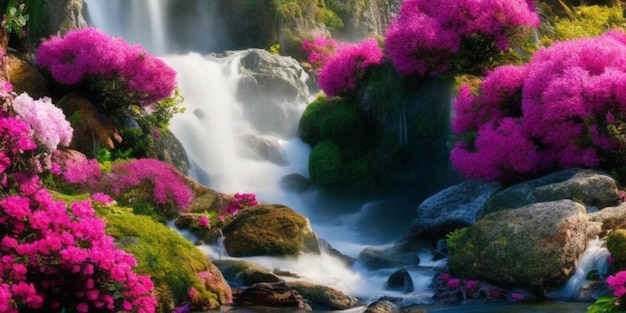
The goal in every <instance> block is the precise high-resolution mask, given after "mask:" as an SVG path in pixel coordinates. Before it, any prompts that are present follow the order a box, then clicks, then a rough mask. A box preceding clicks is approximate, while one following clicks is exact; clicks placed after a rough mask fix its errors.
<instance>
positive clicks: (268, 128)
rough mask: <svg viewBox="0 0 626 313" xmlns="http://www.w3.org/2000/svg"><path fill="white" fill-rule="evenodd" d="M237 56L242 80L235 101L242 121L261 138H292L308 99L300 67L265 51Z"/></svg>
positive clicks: (292, 61) (257, 50)
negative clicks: (267, 136)
mask: <svg viewBox="0 0 626 313" xmlns="http://www.w3.org/2000/svg"><path fill="white" fill-rule="evenodd" d="M237 56H238V57H237V58H236V59H235V60H237V62H238V64H239V65H238V67H239V72H240V75H241V79H240V81H239V84H238V86H237V91H236V97H237V99H238V100H239V101H240V102H241V103H242V104H243V106H244V108H243V115H244V117H245V119H246V120H248V121H249V122H250V123H251V124H252V127H253V128H254V129H256V130H258V131H259V132H260V133H263V134H273V135H281V137H283V138H284V137H285V136H289V135H291V136H293V135H295V133H296V132H295V131H296V128H297V121H298V118H299V117H300V114H301V113H302V110H303V109H304V105H305V104H306V102H307V101H308V98H309V89H308V87H307V85H306V83H305V80H306V78H307V74H305V73H304V70H303V69H302V67H301V66H300V65H299V64H298V62H297V61H296V60H295V59H293V58H290V57H282V56H277V55H273V54H271V53H269V52H267V51H265V50H259V49H250V50H245V51H243V52H240V53H237ZM268 91H271V92H268Z"/></svg>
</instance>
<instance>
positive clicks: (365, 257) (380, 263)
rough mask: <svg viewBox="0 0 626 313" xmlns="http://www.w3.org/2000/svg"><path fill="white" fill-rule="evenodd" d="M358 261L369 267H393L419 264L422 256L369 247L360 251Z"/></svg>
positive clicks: (374, 268)
mask: <svg viewBox="0 0 626 313" xmlns="http://www.w3.org/2000/svg"><path fill="white" fill-rule="evenodd" d="M358 261H359V262H361V264H363V265H364V266H365V267H367V268H368V269H372V270H376V269H382V268H393V267H398V266H417V265H419V263H420V258H419V256H417V254H416V253H412V252H402V251H400V250H397V249H394V248H391V249H380V248H372V247H367V248H365V249H363V250H362V251H361V252H360V253H359V257H358Z"/></svg>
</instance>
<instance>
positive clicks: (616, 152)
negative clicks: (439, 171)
mask: <svg viewBox="0 0 626 313" xmlns="http://www.w3.org/2000/svg"><path fill="white" fill-rule="evenodd" d="M625 83H626V34H624V33H623V32H621V31H611V32H607V33H606V34H604V35H603V36H599V37H596V38H586V39H579V40H574V41H567V42H559V43H555V44H554V45H553V46H551V47H549V48H546V49H543V50H540V51H538V52H537V53H536V54H535V55H534V56H533V58H532V59H531V62H530V64H528V65H526V66H521V67H515V66H505V67H500V68H497V69H495V70H494V71H492V72H490V73H489V74H488V76H487V77H486V78H485V80H484V81H483V83H482V86H481V87H480V90H479V91H478V93H477V94H473V93H472V92H470V91H469V88H468V87H464V88H463V89H461V91H460V93H459V96H458V98H457V99H456V100H455V103H454V109H455V114H456V116H455V118H454V120H453V122H452V129H453V131H454V132H455V133H456V134H457V135H458V136H459V138H460V140H459V141H458V142H457V144H456V146H455V147H454V149H453V150H452V153H451V160H452V163H453V165H454V166H455V167H456V168H457V169H459V170H460V171H461V173H463V174H464V175H465V176H466V177H467V178H474V179H481V180H500V181H506V180H510V179H513V178H523V177H524V176H528V175H533V174H538V173H542V172H545V171H549V170H554V169H563V168H570V167H576V166H582V167H598V166H604V167H609V166H616V165H618V164H619V163H621V161H623V159H624V157H623V156H622V155H623V152H624V151H626V141H625V140H624V139H623V138H624V136H623V133H622V132H623V130H621V129H623V126H624V122H625V120H624V118H626V93H624V91H623V88H621V87H620V86H623V85H624V84H625Z"/></svg>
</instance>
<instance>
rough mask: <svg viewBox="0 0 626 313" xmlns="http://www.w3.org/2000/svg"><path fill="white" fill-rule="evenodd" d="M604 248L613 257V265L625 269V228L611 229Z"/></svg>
mask: <svg viewBox="0 0 626 313" xmlns="http://www.w3.org/2000/svg"><path fill="white" fill-rule="evenodd" d="M606 248H607V249H608V250H609V252H610V253H611V255H612V256H613V257H614V258H615V263H614V266H615V267H616V268H618V269H619V270H623V269H626V229H618V230H615V231H612V232H611V233H610V234H609V235H608V236H607V238H606Z"/></svg>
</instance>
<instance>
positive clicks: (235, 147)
mask: <svg viewBox="0 0 626 313" xmlns="http://www.w3.org/2000/svg"><path fill="white" fill-rule="evenodd" d="M171 2H172V1H169V0H160V1H158V0H133V1H123V0H106V1H104V0H86V3H87V8H88V12H89V15H90V17H89V20H90V22H91V24H92V25H93V26H95V27H98V28H100V29H101V30H103V31H105V32H107V33H108V34H110V35H112V36H121V37H123V38H125V39H126V40H127V41H128V42H130V43H134V44H141V45H142V46H143V47H144V48H146V49H147V50H148V51H150V52H152V53H153V54H155V55H158V56H159V57H161V58H162V59H164V60H165V61H166V62H167V63H168V65H170V66H172V67H173V68H174V69H175V70H176V71H177V79H178V86H179V88H180V91H181V93H182V94H183V96H184V97H185V102H184V104H183V105H184V106H185V109H186V111H185V113H183V114H178V115H176V116H175V117H174V118H173V119H172V121H171V127H170V129H171V131H172V132H173V133H174V134H175V135H176V137H177V138H178V139H179V140H180V141H181V143H182V145H183V147H184V148H185V151H186V152H187V154H188V156H189V158H190V162H191V164H192V167H191V170H190V173H189V175H190V176H191V177H192V178H194V179H196V180H198V181H199V182H201V183H203V184H204V185H207V186H208V187H210V188H212V189H215V190H218V191H220V192H226V193H235V192H253V193H255V194H256V195H257V199H259V200H260V201H261V202H269V203H281V204H285V205H287V206H289V207H291V208H293V209H294V210H296V211H298V212H300V213H302V214H304V215H306V216H308V217H309V219H310V220H311V224H312V227H313V229H314V230H315V231H316V233H317V234H318V235H319V236H320V237H321V238H324V239H327V240H328V241H329V242H330V243H331V245H332V246H333V247H334V248H336V249H338V250H339V251H341V252H343V253H344V254H346V255H349V256H352V257H356V256H357V255H358V253H359V252H360V250H362V249H363V248H364V247H365V246H366V243H365V242H363V238H364V236H362V235H360V234H358V233H355V232H354V231H353V228H354V227H351V226H349V225H350V224H353V223H354V220H355V216H354V215H355V214H358V213H355V214H353V215H351V216H346V217H344V218H338V217H335V218H333V220H332V222H331V223H328V224H319V223H316V219H315V218H311V213H312V212H313V210H312V209H310V204H311V203H313V202H317V203H319V201H321V200H320V196H319V193H318V192H317V191H310V192H307V193H304V194H299V195H296V194H293V193H289V192H286V191H283V190H282V189H281V188H280V179H281V178H282V177H283V176H285V175H287V174H293V173H297V174H300V175H302V176H304V177H308V166H307V162H308V153H309V150H310V148H309V147H308V145H306V144H304V143H303V142H301V141H300V140H299V139H294V138H295V137H296V136H295V134H291V135H290V136H286V138H278V142H279V144H280V147H281V149H282V153H283V154H284V157H285V159H286V160H287V165H277V164H274V163H271V162H266V161H258V160H254V159H250V158H245V157H242V156H240V154H239V151H241V145H240V144H241V142H240V141H241V140H240V138H241V135H245V134H247V133H254V132H256V131H255V130H254V129H253V127H252V126H251V125H250V124H251V123H249V122H248V121H247V120H246V119H245V117H244V114H243V113H242V111H243V108H242V103H240V102H239V101H238V100H237V99H236V97H235V88H236V86H237V83H238V81H239V79H240V73H239V68H238V66H239V62H238V58H240V53H239V52H233V53H231V54H230V55H229V56H228V57H220V58H216V57H212V56H207V55H205V54H207V53H209V52H210V51H209V50H200V51H195V52H186V53H184V54H181V53H178V51H181V50H182V51H186V50H189V49H186V48H182V49H181V47H178V46H177V47H174V45H175V44H171V40H170V39H171V38H170V36H171V35H168V33H171V32H172V30H171V29H168V28H167V25H168V21H171V19H172V18H168V17H167V16H164V15H163V14H162V13H163V12H167V10H166V8H168V6H169V5H170V3H171ZM200 2H202V1H200ZM205 9H206V8H205ZM197 12H201V13H203V14H209V13H210V11H208V10H197ZM201 19H210V16H208V15H204V16H202V18H200V17H198V18H197V20H198V21H199V20H201ZM199 23H205V24H204V25H208V24H206V22H199ZM190 32H192V33H193V34H194V36H198V37H206V36H207V33H210V30H209V29H206V28H205V29H201V30H198V29H197V28H194V29H192V30H190ZM181 36H182V35H181ZM209 41H210V39H209ZM168 45H172V46H168ZM297 105H298V106H299V108H300V113H301V112H302V111H303V110H304V108H305V107H306V103H299V104H297ZM293 123H297V120H296V121H293ZM294 129H295V127H294ZM262 135H264V134H262ZM326 221H328V220H326ZM346 225H348V226H346ZM183 235H184V236H190V234H185V233H183ZM398 235H399V234H398ZM190 240H193V238H190ZM202 248H203V249H204V250H205V252H206V253H207V254H208V255H209V256H210V257H212V258H220V257H223V256H224V253H223V250H221V248H220V247H207V246H205V247H202ZM429 258H430V256H429V255H428V253H425V254H424V255H422V256H421V259H422V260H423V261H424V262H426V263H428V259H429ZM250 260H252V261H254V262H256V263H259V264H261V265H264V266H266V267H267V268H277V267H279V268H283V269H286V270H289V271H292V272H295V273H298V274H299V275H301V276H302V277H305V278H309V279H311V280H314V281H318V282H322V283H324V284H327V285H330V286H332V287H335V288H337V289H339V290H342V291H344V292H346V293H348V294H350V295H353V296H358V297H362V298H364V299H370V298H374V297H379V296H382V295H384V294H387V295H389V294H391V295H393V296H401V294H395V293H393V292H388V291H383V290H384V288H385V282H386V279H387V278H388V276H389V274H391V272H392V270H390V269H387V270H380V271H368V270H366V269H359V268H356V269H355V268H348V267H346V266H345V265H344V263H343V262H341V261H340V260H338V259H337V258H336V257H334V256H331V255H329V254H326V253H323V254H322V255H321V256H302V257H299V258H298V259H297V260H285V259H280V258H270V257H256V258H250ZM441 262H442V261H439V262H432V263H430V264H427V265H428V266H431V267H433V266H441V265H442V263H441ZM409 272H410V273H411V275H412V276H413V277H414V278H413V280H414V284H415V287H416V289H415V290H416V293H415V294H413V295H410V296H409V297H413V298H415V299H417V298H419V299H420V300H414V301H416V302H420V301H422V302H428V301H430V300H429V296H428V294H425V293H424V292H423V290H425V289H426V288H427V286H428V284H429V283H430V281H431V279H432V275H433V270H432V268H431V269H428V268H415V269H409Z"/></svg>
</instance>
